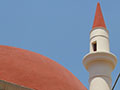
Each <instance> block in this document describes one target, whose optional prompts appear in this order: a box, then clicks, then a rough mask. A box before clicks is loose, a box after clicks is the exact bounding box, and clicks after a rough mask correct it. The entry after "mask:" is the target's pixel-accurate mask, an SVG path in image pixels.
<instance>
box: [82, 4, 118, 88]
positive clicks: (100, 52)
mask: <svg viewBox="0 0 120 90" xmlns="http://www.w3.org/2000/svg"><path fill="white" fill-rule="evenodd" d="M116 63H117V59H116V57H115V56H114V55H113V54H112V53H111V52H110V49H109V33H108V30H107V28H106V25H105V22H104V18H103V15H102V11H101V8H100V3H99V2H98V3H97V9H96V13H95V19H94V23H93V27H92V30H91V32H90V52H89V53H88V54H87V55H86V56H85V57H84V59H83V64H84V66H85V68H86V70H87V71H88V72H89V83H90V86H89V88H90V89H89V90H111V83H112V79H111V72H112V71H113V70H114V68H115V66H116Z"/></svg>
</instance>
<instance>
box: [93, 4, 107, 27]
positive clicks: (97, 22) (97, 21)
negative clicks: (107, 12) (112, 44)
mask: <svg viewBox="0 0 120 90" xmlns="http://www.w3.org/2000/svg"><path fill="white" fill-rule="evenodd" d="M96 27H103V28H106V25H105V22H104V18H103V15H102V11H101V7H100V3H99V2H98V3H97V8H96V13H95V18H94V23H93V26H92V29H93V28H96Z"/></svg>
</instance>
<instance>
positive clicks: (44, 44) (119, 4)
mask: <svg viewBox="0 0 120 90" xmlns="http://www.w3.org/2000/svg"><path fill="white" fill-rule="evenodd" d="M98 1H100V0H0V44H1V45H8V46H14V47H18V48H23V49H27V50H30V51H34V52H37V53H40V54H42V55H44V56H47V57H49V58H51V59H53V60H54V61H56V62H58V63H59V64H61V65H63V66H64V67H65V68H67V69H68V70H69V71H71V72H72V73H73V74H74V75H75V76H76V77H77V78H78V79H79V80H80V81H81V82H82V83H83V84H84V85H85V86H86V87H87V88H88V86H89V84H88V72H87V71H86V70H85V68H84V67H83V65H82V59H83V57H84V55H85V54H87V53H88V52H89V32H90V30H91V27H92V24H93V19H94V15H95V10H96V5H97V2H98ZM100 4H101V8H102V12H103V15H104V19H105V22H106V26H107V28H108V30H109V34H110V48H111V52H113V53H114V54H115V55H116V56H117V58H118V64H117V66H116V68H115V70H114V72H113V73H112V78H113V82H114V81H115V78H116V77H117V74H118V73H119V72H120V61H119V60H120V41H119V38H120V29H119V28H120V23H119V22H120V10H119V9H120V0H115V1H113V0H101V1H100ZM118 83H119V84H120V80H119V82H118ZM115 90H120V86H119V85H117V86H116V88H115Z"/></svg>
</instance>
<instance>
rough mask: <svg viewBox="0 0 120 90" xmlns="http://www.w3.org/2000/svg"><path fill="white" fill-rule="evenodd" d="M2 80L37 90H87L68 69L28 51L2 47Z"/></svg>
mask: <svg viewBox="0 0 120 90" xmlns="http://www.w3.org/2000/svg"><path fill="white" fill-rule="evenodd" d="M0 80H5V81H8V82H12V83H15V84H18V85H22V86H25V87H28V88H32V89H36V90H87V89H86V88H85V86H84V85H83V84H82V83H81V82H80V81H79V80H78V79H77V78H76V77H75V76H74V75H73V74H72V73H71V72H69V71H68V70H67V69H65V68H64V67H63V66H61V65H59V64H58V63H56V62H55V61H53V60H51V59H49V58H47V57H45V56H42V55H40V54H38V53H34V52H31V51H28V50H23V49H19V48H14V47H8V46H0Z"/></svg>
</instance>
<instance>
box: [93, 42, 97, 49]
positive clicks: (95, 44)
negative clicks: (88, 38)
mask: <svg viewBox="0 0 120 90" xmlns="http://www.w3.org/2000/svg"><path fill="white" fill-rule="evenodd" d="M92 47H93V51H97V42H96V41H94V42H93V43H92Z"/></svg>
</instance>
